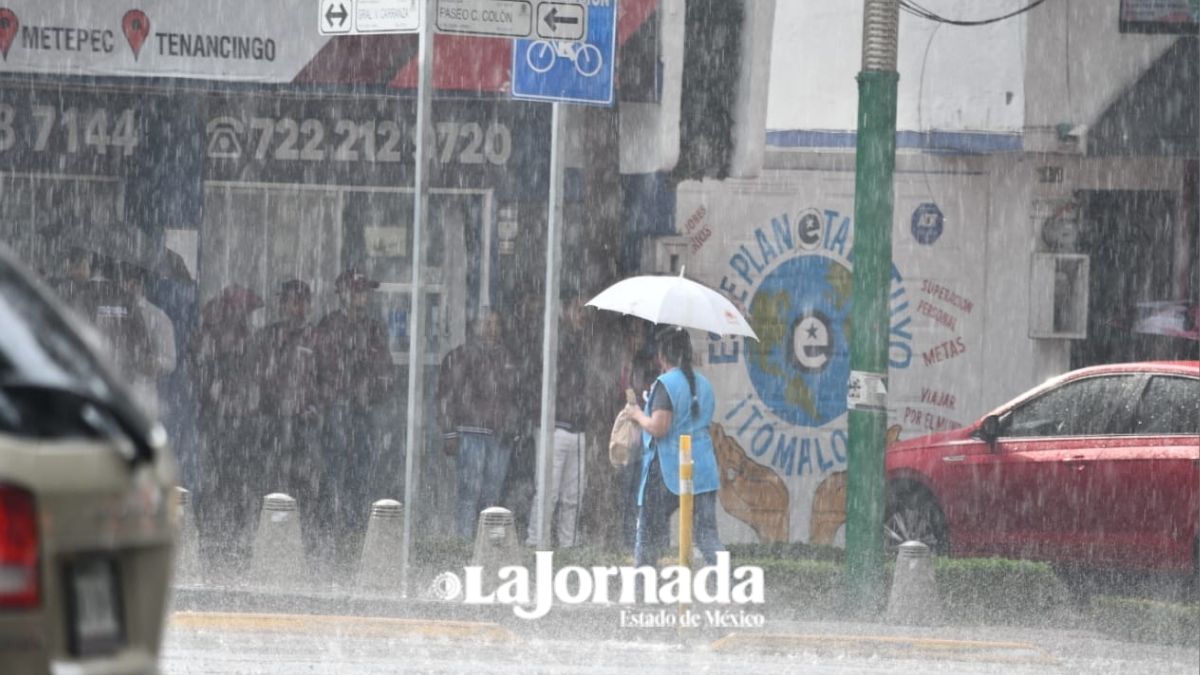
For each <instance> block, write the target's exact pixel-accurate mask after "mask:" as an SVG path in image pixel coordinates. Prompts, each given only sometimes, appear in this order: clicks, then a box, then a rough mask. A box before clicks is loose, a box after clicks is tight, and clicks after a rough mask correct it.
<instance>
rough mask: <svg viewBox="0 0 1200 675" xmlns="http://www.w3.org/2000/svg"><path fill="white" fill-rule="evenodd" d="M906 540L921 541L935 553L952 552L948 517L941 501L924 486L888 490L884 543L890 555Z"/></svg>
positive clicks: (884, 519) (894, 553)
mask: <svg viewBox="0 0 1200 675" xmlns="http://www.w3.org/2000/svg"><path fill="white" fill-rule="evenodd" d="M906 541H919V542H921V543H922V544H925V545H926V546H928V547H929V550H930V552H931V553H933V554H934V555H947V554H948V553H949V552H950V538H949V535H948V533H947V530H946V518H945V516H943V515H942V510H941V509H940V508H938V505H937V502H936V501H934V498H933V496H932V495H930V494H929V493H928V492H927V491H926V490H924V489H923V488H894V489H889V490H888V496H887V507H886V510H885V511H884V517H883V547H884V550H885V551H886V552H887V554H888V555H889V556H895V555H896V550H897V548H898V547H899V546H900V544H903V543H904V542H906Z"/></svg>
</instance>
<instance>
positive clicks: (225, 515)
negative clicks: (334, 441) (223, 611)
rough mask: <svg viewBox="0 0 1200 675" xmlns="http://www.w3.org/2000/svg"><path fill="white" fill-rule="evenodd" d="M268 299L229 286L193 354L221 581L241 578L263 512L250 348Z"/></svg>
mask: <svg viewBox="0 0 1200 675" xmlns="http://www.w3.org/2000/svg"><path fill="white" fill-rule="evenodd" d="M260 308H262V300H261V299H260V298H259V297H258V295H257V294H256V293H254V292H253V291H251V290H249V289H246V288H243V287H241V286H236V285H234V286H227V287H226V288H225V289H224V290H222V291H221V294H220V295H218V296H217V297H215V298H212V299H210V300H209V301H208V302H206V303H205V304H204V307H203V309H202V310H201V318H200V328H199V329H198V330H196V331H195V332H194V333H192V341H191V344H190V345H189V347H188V359H189V361H191V363H190V372H191V373H192V377H193V386H194V387H195V390H196V394H195V396H196V400H197V401H198V405H199V419H198V423H197V427H198V429H199V431H200V441H201V446H200V447H201V462H200V465H201V474H200V480H199V481H198V483H197V485H196V488H197V491H198V499H197V520H198V524H199V529H200V535H201V537H200V547H201V554H202V556H203V557H204V558H205V559H206V561H207V563H208V564H210V565H211V566H212V567H213V568H214V570H215V571H216V572H217V574H231V573H232V574H237V573H238V572H240V571H241V570H243V569H245V567H246V565H247V564H248V563H249V558H250V545H251V542H250V537H251V534H252V533H253V531H254V528H253V521H254V518H255V516H256V515H257V513H258V511H257V508H258V504H259V499H261V497H262V496H263V494H264V493H262V492H261V491H260V486H259V485H258V477H259V475H260V474H261V467H262V457H261V456H260V453H259V452H258V448H259V443H258V438H257V436H258V429H257V425H256V423H255V422H256V419H255V418H256V416H257V414H258V400H259V383H258V380H257V378H256V377H255V372H254V368H253V367H252V362H253V358H254V354H253V350H252V349H251V337H252V331H251V328H250V317H251V315H252V314H253V313H254V312H256V311H258V310H259V309H260Z"/></svg>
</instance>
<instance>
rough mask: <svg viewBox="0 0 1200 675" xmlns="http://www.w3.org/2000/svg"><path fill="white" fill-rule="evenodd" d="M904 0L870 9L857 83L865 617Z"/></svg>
mask: <svg viewBox="0 0 1200 675" xmlns="http://www.w3.org/2000/svg"><path fill="white" fill-rule="evenodd" d="M898 11H899V8H898V7H897V5H896V0H878V1H872V0H866V2H865V3H864V21H863V71H862V72H861V73H859V75H858V141H857V146H858V147H857V154H856V158H855V189H854V294H853V300H854V306H853V309H852V315H851V322H852V334H851V336H850V370H851V380H850V391H849V398H850V412H849V429H848V431H849V453H848V454H849V457H848V458H847V459H848V467H847V471H848V476H847V492H846V582H847V588H846V591H847V594H846V597H847V600H848V602H849V605H850V609H851V610H852V611H854V612H856V613H860V614H861V613H867V614H869V613H871V612H873V611H875V610H876V609H877V608H878V607H879V606H880V603H881V601H882V594H883V576H884V568H883V564H884V559H883V558H884V556H883V510H884V499H885V497H884V490H885V485H884V470H883V452H884V433H885V431H886V426H887V393H886V391H887V389H886V387H887V368H888V293H889V290H890V286H891V274H892V208H893V192H894V191H893V185H892V179H893V174H894V173H895V168H896V84H897V82H898V81H899V79H900V76H899V74H898V73H897V72H896V33H897V27H898V23H899V14H898Z"/></svg>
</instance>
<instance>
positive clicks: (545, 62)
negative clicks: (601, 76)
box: [525, 40, 604, 77]
mask: <svg viewBox="0 0 1200 675" xmlns="http://www.w3.org/2000/svg"><path fill="white" fill-rule="evenodd" d="M559 58H564V59H567V60H568V61H571V62H572V63H573V64H575V70H576V71H577V72H578V73H579V74H580V75H582V76H584V77H594V76H595V75H596V74H597V73H599V72H600V69H601V68H602V67H604V56H603V55H602V54H601V53H600V48H599V47H597V46H596V45H592V44H588V43H586V42H557V41H555V42H552V41H550V40H538V41H537V42H534V43H533V44H531V45H529V49H527V50H526V51H525V63H527V64H529V67H530V69H532V70H533V72H535V73H544V72H547V71H548V70H550V69H551V68H553V67H554V62H555V61H557V60H558V59H559Z"/></svg>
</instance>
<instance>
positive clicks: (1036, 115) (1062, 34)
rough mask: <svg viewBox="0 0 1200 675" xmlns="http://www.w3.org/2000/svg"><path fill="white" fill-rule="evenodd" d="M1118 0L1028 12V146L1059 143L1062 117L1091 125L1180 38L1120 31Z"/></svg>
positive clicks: (1066, 2)
mask: <svg viewBox="0 0 1200 675" xmlns="http://www.w3.org/2000/svg"><path fill="white" fill-rule="evenodd" d="M1119 9H1120V6H1119V3H1118V2H1117V1H1116V0H1055V1H1054V2H1047V3H1045V4H1043V5H1041V6H1039V7H1037V8H1035V9H1034V10H1032V11H1031V12H1029V23H1028V25H1029V31H1028V42H1029V50H1028V54H1029V57H1028V62H1027V64H1026V72H1025V82H1026V106H1025V111H1026V112H1025V115H1026V124H1027V127H1028V135H1027V141H1026V145H1025V147H1026V149H1027V150H1041V149H1054V148H1055V146H1056V144H1057V139H1056V138H1055V137H1054V136H1055V134H1054V127H1055V126H1056V125H1058V124H1060V123H1066V124H1070V125H1072V126H1073V127H1074V126H1078V125H1091V124H1092V123H1094V122H1095V120H1096V118H1097V117H1098V116H1099V115H1100V114H1101V113H1103V112H1104V110H1105V109H1106V108H1107V107H1108V105H1109V104H1111V103H1112V102H1113V100H1114V99H1115V98H1116V97H1117V96H1118V95H1119V94H1120V93H1121V92H1122V91H1123V90H1124V89H1126V88H1127V87H1129V86H1130V85H1131V84H1133V83H1134V82H1135V81H1136V80H1137V78H1138V77H1139V76H1140V75H1141V74H1142V72H1143V71H1145V69H1146V67H1147V66H1149V65H1150V64H1151V63H1152V62H1153V61H1154V60H1155V59H1157V58H1158V57H1159V56H1161V55H1162V53H1163V52H1164V51H1166V49H1167V48H1168V47H1170V46H1171V44H1172V43H1173V42H1174V41H1175V40H1176V39H1178V38H1177V36H1174V35H1143V34H1121V33H1120V32H1119V31H1118V18H1119V16H1118V14H1119Z"/></svg>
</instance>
